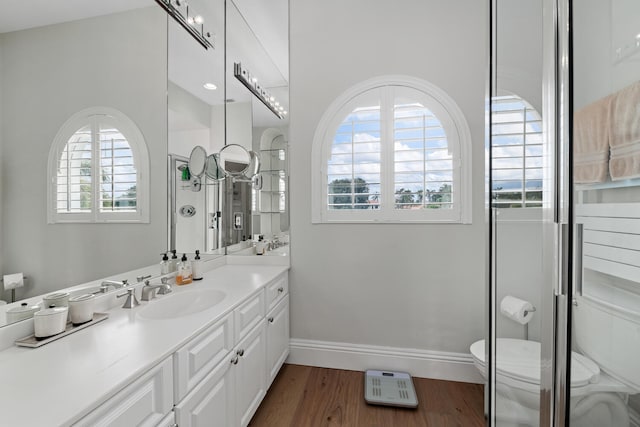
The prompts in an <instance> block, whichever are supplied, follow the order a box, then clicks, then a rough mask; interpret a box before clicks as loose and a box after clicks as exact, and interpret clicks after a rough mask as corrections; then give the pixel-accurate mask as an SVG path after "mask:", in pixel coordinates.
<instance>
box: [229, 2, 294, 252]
mask: <svg viewBox="0 0 640 427" xmlns="http://www.w3.org/2000/svg"><path fill="white" fill-rule="evenodd" d="M226 12H227V13H226V16H227V18H226V19H227V65H226V81H227V99H226V112H227V117H226V119H227V143H228V144H238V145H242V146H243V147H245V148H246V149H247V150H250V151H253V152H255V153H257V154H258V157H259V158H260V164H261V165H260V172H259V175H260V179H259V183H258V185H256V182H255V180H254V182H253V183H252V182H238V181H236V182H233V181H232V180H228V181H227V182H226V183H225V190H226V193H225V202H226V204H225V215H224V217H226V218H230V220H229V221H227V223H226V227H225V237H224V240H225V244H226V246H227V253H229V254H252V253H253V251H252V248H251V241H252V240H255V239H256V238H257V236H258V235H261V236H264V239H265V240H269V241H270V242H277V244H276V245H275V246H279V247H280V248H282V247H286V246H285V244H286V242H288V232H289V200H288V189H289V168H288V144H289V137H288V135H289V120H288V117H289V115H288V108H289V5H288V1H287V0H276V1H270V2H263V1H258V0H227V8H226ZM239 68H240V69H241V70H242V71H244V72H245V73H246V74H245V79H244V81H242V79H239V78H238V77H237V76H236V75H237V74H238V69H239ZM251 88H252V89H253V90H252V89H251ZM267 104H269V105H270V108H269V107H268V106H267ZM238 218H240V219H239V222H240V224H238V221H236V219H238ZM280 248H278V247H276V248H274V249H280ZM287 249H288V248H287ZM275 252H283V251H282V250H279V251H275ZM275 252H274V253H275Z"/></svg>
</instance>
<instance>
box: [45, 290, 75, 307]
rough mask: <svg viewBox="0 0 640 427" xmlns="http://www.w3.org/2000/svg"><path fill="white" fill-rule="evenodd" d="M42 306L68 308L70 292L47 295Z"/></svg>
mask: <svg viewBox="0 0 640 427" xmlns="http://www.w3.org/2000/svg"><path fill="white" fill-rule="evenodd" d="M42 305H43V306H44V308H49V307H51V306H54V307H67V306H68V305H69V292H55V293H53V294H49V295H45V297H44V298H42Z"/></svg>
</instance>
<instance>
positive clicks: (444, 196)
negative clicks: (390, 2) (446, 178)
mask: <svg viewBox="0 0 640 427" xmlns="http://www.w3.org/2000/svg"><path fill="white" fill-rule="evenodd" d="M427 193H428V194H427V196H428V197H427V200H428V201H429V202H431V204H427V205H426V207H427V208H430V209H439V208H440V207H441V203H451V184H442V185H441V186H440V188H439V189H438V191H429V190H427Z"/></svg>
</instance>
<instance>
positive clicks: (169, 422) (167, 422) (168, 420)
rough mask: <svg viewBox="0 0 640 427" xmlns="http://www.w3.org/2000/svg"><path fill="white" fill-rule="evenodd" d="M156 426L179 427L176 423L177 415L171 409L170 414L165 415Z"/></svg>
mask: <svg viewBox="0 0 640 427" xmlns="http://www.w3.org/2000/svg"><path fill="white" fill-rule="evenodd" d="M156 427H178V425H177V424H176V415H175V414H174V413H173V411H171V413H170V414H169V415H167V416H166V417H164V419H163V420H162V421H160V422H159V423H158V425H157V426H156Z"/></svg>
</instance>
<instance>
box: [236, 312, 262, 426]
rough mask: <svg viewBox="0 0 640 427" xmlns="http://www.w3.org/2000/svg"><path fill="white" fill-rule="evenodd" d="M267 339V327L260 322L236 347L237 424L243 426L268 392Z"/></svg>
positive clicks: (247, 422)
mask: <svg viewBox="0 0 640 427" xmlns="http://www.w3.org/2000/svg"><path fill="white" fill-rule="evenodd" d="M265 341H266V329H265V326H264V322H260V323H259V324H258V326H256V327H255V329H253V330H252V331H251V332H249V334H248V335H247V336H246V337H245V338H244V339H243V340H242V341H240V343H239V344H238V345H237V347H236V348H237V351H236V354H237V356H238V364H237V365H236V369H235V370H236V414H237V420H238V421H237V423H236V425H238V424H239V425H241V426H242V427H245V426H246V425H247V424H249V421H251V417H253V414H254V413H255V412H256V409H258V406H260V402H261V401H262V398H263V397H264V395H265V393H266V366H265V363H264V361H265V350H266V343H265Z"/></svg>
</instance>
